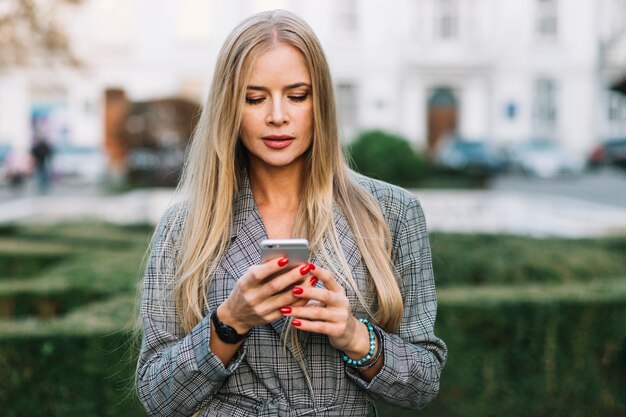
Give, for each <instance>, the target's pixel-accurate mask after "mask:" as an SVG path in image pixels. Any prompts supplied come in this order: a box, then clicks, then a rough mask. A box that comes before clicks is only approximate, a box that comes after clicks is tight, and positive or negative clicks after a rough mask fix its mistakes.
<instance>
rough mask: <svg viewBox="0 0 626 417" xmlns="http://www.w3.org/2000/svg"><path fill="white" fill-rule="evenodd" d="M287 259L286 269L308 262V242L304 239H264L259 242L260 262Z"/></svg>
mask: <svg viewBox="0 0 626 417" xmlns="http://www.w3.org/2000/svg"><path fill="white" fill-rule="evenodd" d="M277 258H288V259H289V263H288V264H287V268H295V267H296V266H298V265H302V264H306V263H308V262H309V241H308V240H306V239H265V240H263V241H262V242H261V262H267V261H269V260H271V259H277Z"/></svg>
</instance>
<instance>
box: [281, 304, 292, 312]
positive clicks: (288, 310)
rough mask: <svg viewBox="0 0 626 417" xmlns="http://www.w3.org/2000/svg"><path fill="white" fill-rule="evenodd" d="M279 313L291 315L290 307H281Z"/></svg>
mask: <svg viewBox="0 0 626 417" xmlns="http://www.w3.org/2000/svg"><path fill="white" fill-rule="evenodd" d="M280 312H281V313H282V314H289V313H291V307H287V306H285V307H281V308H280Z"/></svg>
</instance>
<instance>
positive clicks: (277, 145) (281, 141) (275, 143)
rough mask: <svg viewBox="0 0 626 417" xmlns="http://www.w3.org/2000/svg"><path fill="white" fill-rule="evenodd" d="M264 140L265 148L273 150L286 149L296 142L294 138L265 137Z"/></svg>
mask: <svg viewBox="0 0 626 417" xmlns="http://www.w3.org/2000/svg"><path fill="white" fill-rule="evenodd" d="M262 139H263V143H264V144H265V146H267V147H268V148H272V149H283V148H286V147H287V146H289V145H291V142H293V141H294V140H295V138H294V137H293V136H264V137H263V138H262Z"/></svg>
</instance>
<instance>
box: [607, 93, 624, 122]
mask: <svg viewBox="0 0 626 417" xmlns="http://www.w3.org/2000/svg"><path fill="white" fill-rule="evenodd" d="M608 102H609V106H608V119H609V121H610V122H623V121H626V98H625V97H624V96H622V95H621V94H617V93H609V98H608Z"/></svg>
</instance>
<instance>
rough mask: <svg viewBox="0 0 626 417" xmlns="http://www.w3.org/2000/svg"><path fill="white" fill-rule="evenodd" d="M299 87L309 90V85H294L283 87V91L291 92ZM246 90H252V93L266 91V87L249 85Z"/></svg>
mask: <svg viewBox="0 0 626 417" xmlns="http://www.w3.org/2000/svg"><path fill="white" fill-rule="evenodd" d="M300 87H307V88H311V84H309V83H303V82H301V83H294V84H289V85H287V86H285V88H284V89H283V90H293V89H294V88H300ZM246 89H247V90H254V91H267V90H268V89H267V87H262V86H260V85H249V86H247V87H246Z"/></svg>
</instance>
